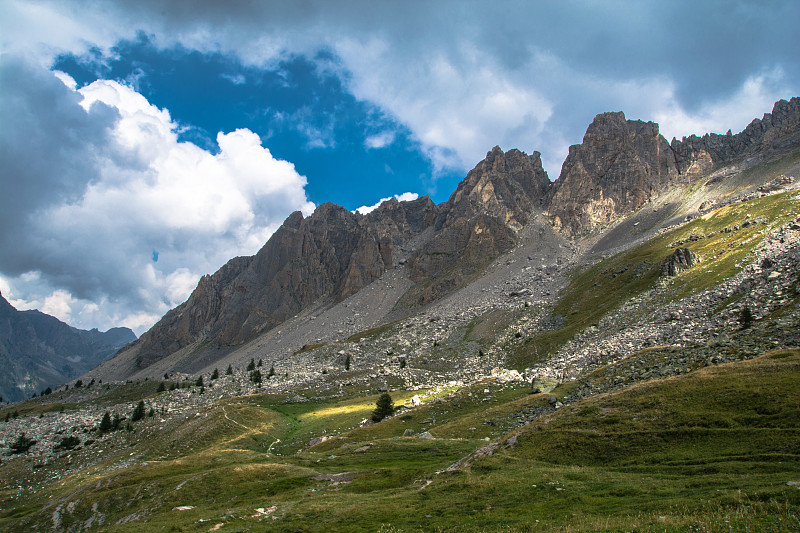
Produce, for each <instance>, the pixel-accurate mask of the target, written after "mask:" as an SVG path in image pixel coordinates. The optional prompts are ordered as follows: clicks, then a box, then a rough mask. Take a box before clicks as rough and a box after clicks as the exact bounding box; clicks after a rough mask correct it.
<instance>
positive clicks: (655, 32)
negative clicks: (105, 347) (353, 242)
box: [0, 0, 800, 334]
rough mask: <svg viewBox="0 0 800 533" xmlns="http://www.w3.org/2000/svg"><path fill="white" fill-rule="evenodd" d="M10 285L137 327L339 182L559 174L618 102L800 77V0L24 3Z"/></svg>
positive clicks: (736, 114) (66, 316) (794, 89)
mask: <svg viewBox="0 0 800 533" xmlns="http://www.w3.org/2000/svg"><path fill="white" fill-rule="evenodd" d="M3 9H4V13H3V17H1V18H0V93H2V95H3V98H2V99H0V124H1V125H0V172H2V174H0V188H1V189H0V291H1V292H2V294H3V296H4V297H5V298H7V299H8V300H9V301H10V302H11V303H12V304H13V305H15V306H16V307H17V308H18V309H31V308H39V309H42V310H43V311H44V312H47V313H50V314H53V315H55V316H57V317H59V318H61V319H62V320H64V321H66V322H67V323H69V324H71V325H75V326H77V327H82V328H91V327H98V328H100V329H107V328H109V327H112V326H116V325H125V326H129V327H131V328H133V329H134V330H135V331H136V333H137V334H140V333H142V332H143V331H144V330H146V329H147V328H148V327H149V326H151V325H152V324H153V323H154V322H155V321H156V320H158V318H160V316H161V315H163V313H164V312H166V311H167V310H168V309H170V308H171V307H174V306H175V305H177V304H179V303H180V302H182V301H184V300H185V299H186V298H187V297H188V295H189V294H190V292H191V290H192V289H193V288H194V287H195V285H196V284H197V281H198V279H199V278H200V276H202V275H204V274H207V273H212V272H214V271H215V270H216V269H218V268H219V267H220V266H221V265H222V264H224V263H225V262H226V261H227V260H228V259H230V258H232V257H234V256H237V255H251V254H254V253H255V252H257V251H258V249H259V248H260V247H261V246H263V244H264V242H266V240H267V239H268V238H269V236H270V235H271V234H272V232H274V231H275V229H276V228H277V227H278V226H279V225H280V223H281V222H282V221H283V220H284V219H285V217H286V216H288V215H289V214H290V213H291V212H292V211H295V210H300V211H302V212H303V213H304V214H305V215H309V214H310V213H311V212H313V209H314V208H315V207H316V206H317V205H319V204H321V203H323V202H327V201H331V202H334V203H336V204H339V205H342V206H344V207H346V208H348V209H350V210H355V209H357V208H360V207H362V206H373V205H375V204H376V203H378V202H379V201H380V200H381V199H384V198H390V197H399V198H402V199H410V198H414V197H416V196H417V195H419V196H421V195H425V194H428V195H430V196H431V197H432V198H433V199H434V201H436V202H442V201H444V200H446V199H447V197H448V196H449V194H450V193H451V192H452V191H453V190H454V189H455V187H456V185H457V183H458V181H459V180H460V179H462V178H463V177H464V176H465V175H466V173H467V172H468V171H469V169H471V168H472V167H473V166H474V165H475V164H476V163H477V162H478V161H480V160H481V159H482V158H483V157H484V156H485V154H486V152H487V151H488V150H490V149H491V148H492V147H493V146H495V145H499V146H500V147H501V148H503V149H504V150H509V149H511V148H518V149H521V150H523V151H525V152H528V153H530V152H532V151H534V150H537V151H539V152H541V153H542V159H543V162H544V165H545V169H546V170H547V171H548V172H549V175H550V178H551V179H556V178H557V177H558V173H559V170H560V166H561V163H562V161H563V159H564V157H565V156H566V154H567V151H568V148H569V146H570V145H571V144H577V143H580V141H581V138H582V136H583V133H584V131H585V129H586V127H587V126H588V124H589V123H590V122H591V120H592V119H593V117H594V116H595V115H596V114H597V113H601V112H605V111H624V112H625V113H626V116H627V117H628V118H631V119H642V120H652V121H655V122H658V123H659V124H660V127H661V131H662V133H663V134H664V135H665V136H666V137H667V138H668V139H670V138H671V137H673V136H677V137H681V136H683V135H689V134H692V133H697V134H703V133H706V132H712V131H713V132H725V131H727V130H728V129H732V130H733V131H734V132H736V131H740V130H741V129H743V128H744V127H745V126H746V125H747V124H748V123H749V122H750V121H751V120H752V119H753V118H756V117H761V116H762V115H763V113H765V112H769V111H770V110H771V108H772V105H773V103H774V102H775V101H776V100H778V99H781V98H791V97H793V96H797V95H799V94H800V62H798V60H797V58H798V57H800V44H798V41H797V39H796V24H797V21H798V20H800V4H798V3H797V2H794V1H792V0H786V1H782V0H770V1H765V2H758V3H756V2H747V1H733V0H726V1H722V0H713V1H705V2H696V1H688V0H686V1H683V0H681V1H675V2H632V1H631V2H624V1H614V0H608V1H606V2H595V1H589V0H565V1H562V2H537V1H511V0H500V1H494V2H480V1H470V0H459V1H456V0H440V1H438V2H423V1H408V2H403V3H398V2H374V1H369V2H368V1H360V0H354V1H348V2H337V1H330V0H327V1H321V0H308V1H307V2H303V3H296V2H282V1H281V2H279V1H269V0H266V1H263V2H250V1H246V0H228V1H226V2H218V1H216V0H214V1H211V0H197V1H195V2H191V3H190V2H179V1H175V0H172V1H170V0H140V1H138V2H135V3H134V2H114V1H110V0H85V1H78V0H57V1H56V0H4V2H3Z"/></svg>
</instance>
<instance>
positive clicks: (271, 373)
mask: <svg viewBox="0 0 800 533" xmlns="http://www.w3.org/2000/svg"><path fill="white" fill-rule="evenodd" d="M274 375H275V364H274V363H273V364H272V366H271V367H269V374H267V379H270V378H272V376H274Z"/></svg>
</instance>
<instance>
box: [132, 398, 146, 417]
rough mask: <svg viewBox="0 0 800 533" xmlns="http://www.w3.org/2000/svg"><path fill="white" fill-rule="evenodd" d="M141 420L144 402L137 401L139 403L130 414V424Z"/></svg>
mask: <svg viewBox="0 0 800 533" xmlns="http://www.w3.org/2000/svg"><path fill="white" fill-rule="evenodd" d="M142 418H144V400H139V403H138V404H136V407H135V408H134V409H133V413H132V414H131V422H136V421H138V420H141V419H142Z"/></svg>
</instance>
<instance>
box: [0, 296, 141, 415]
mask: <svg viewBox="0 0 800 533" xmlns="http://www.w3.org/2000/svg"><path fill="white" fill-rule="evenodd" d="M135 340H136V335H134V333H133V331H131V330H130V329H128V328H112V329H110V330H108V331H106V332H104V333H102V332H100V331H98V330H96V329H93V330H91V331H86V330H81V329H76V328H73V327H71V326H68V325H67V324H65V323H63V322H61V321H60V320H58V319H57V318H54V317H52V316H50V315H46V314H44V313H41V312H39V311H17V310H16V309H14V307H13V306H12V305H11V304H9V303H8V301H6V299H5V298H3V296H2V295H0V365H2V367H3V369H4V372H3V373H2V375H1V376H0V397H2V398H3V400H5V401H12V402H13V401H18V400H22V399H24V398H29V397H30V396H31V395H32V394H39V393H40V392H42V391H43V390H45V389H46V388H48V387H50V388H55V387H57V386H59V385H62V384H63V383H65V382H67V381H70V380H72V379H75V378H76V377H78V376H80V375H82V374H83V373H85V372H86V371H87V370H89V369H90V368H92V367H94V366H95V365H97V364H98V363H100V362H102V361H104V360H106V359H108V358H109V357H111V356H112V355H114V353H115V352H116V351H117V350H119V349H120V348H121V347H122V346H124V345H126V344H128V343H129V342H132V341H135Z"/></svg>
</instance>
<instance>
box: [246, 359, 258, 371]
mask: <svg viewBox="0 0 800 533" xmlns="http://www.w3.org/2000/svg"><path fill="white" fill-rule="evenodd" d="M255 369H256V361H255V359H250V362H249V363H247V371H248V372H252V371H253V370H255Z"/></svg>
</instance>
